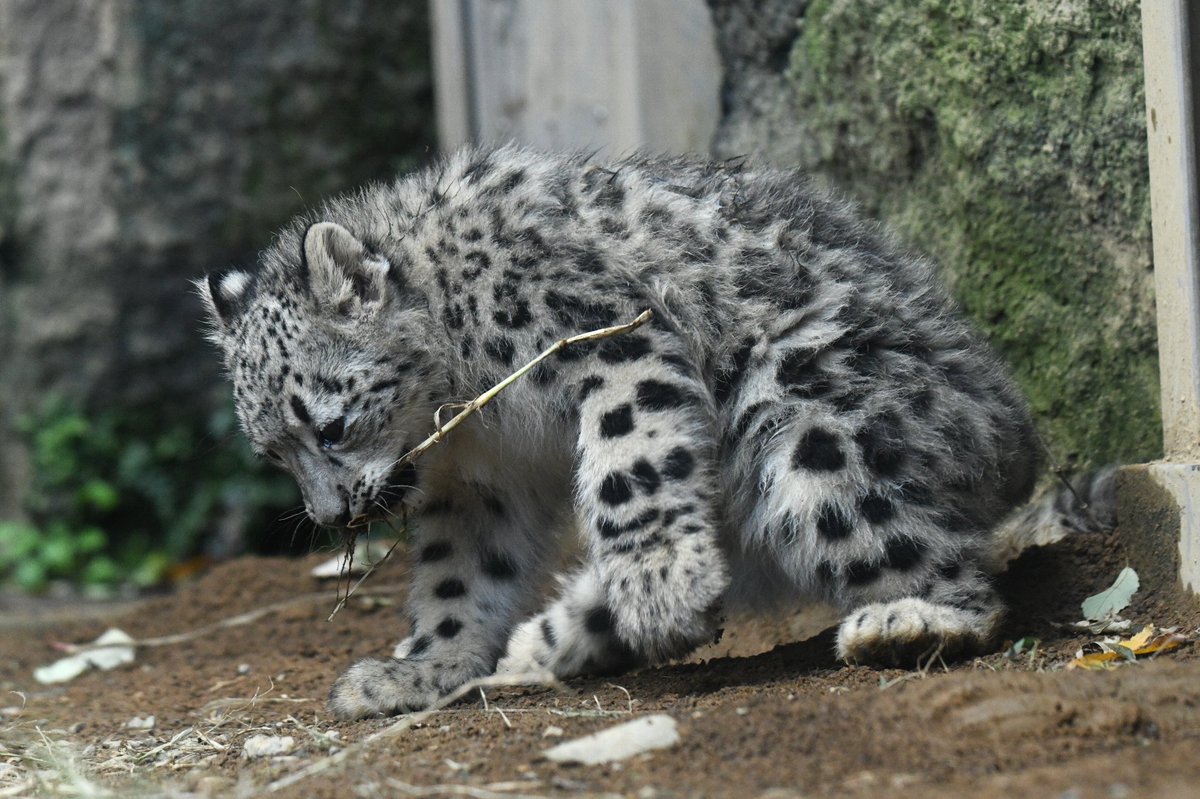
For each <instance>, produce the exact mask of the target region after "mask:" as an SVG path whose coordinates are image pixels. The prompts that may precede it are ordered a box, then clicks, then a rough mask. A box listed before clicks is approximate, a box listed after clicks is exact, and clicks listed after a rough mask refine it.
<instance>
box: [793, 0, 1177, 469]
mask: <svg viewBox="0 0 1200 799" xmlns="http://www.w3.org/2000/svg"><path fill="white" fill-rule="evenodd" d="M787 77H788V86H789V89H790V91H792V92H794V96H792V97H789V98H787V99H788V102H791V103H794V104H795V105H796V107H797V109H798V114H799V116H800V119H799V120H798V121H797V132H798V134H799V135H804V136H808V137H810V139H811V141H810V142H809V143H808V144H807V145H806V147H805V148H804V151H803V152H810V153H812V154H813V155H812V157H813V162H812V163H808V164H801V165H800V166H803V167H806V168H808V169H811V170H813V171H816V172H818V173H819V174H821V175H824V176H826V177H828V178H829V179H830V180H831V181H832V182H833V183H835V184H837V185H838V186H840V187H842V188H843V189H845V190H846V191H848V192H849V193H850V194H851V195H852V196H854V197H856V198H858V199H859V200H861V201H862V202H863V203H864V204H865V205H866V206H867V210H868V211H869V212H872V213H875V214H877V215H879V216H881V217H883V218H884V219H885V220H887V221H888V223H889V224H890V225H891V226H892V227H893V228H895V229H897V230H899V231H900V233H901V235H902V236H903V237H904V238H905V239H906V240H907V241H909V242H910V243H911V244H913V245H914V246H916V247H918V248H920V249H922V250H925V251H927V252H929V253H930V254H932V255H933V256H934V257H935V259H936V260H937V261H938V262H939V263H941V264H942V265H943V267H944V268H945V270H946V272H947V276H948V278H949V280H950V282H951V284H952V285H953V287H954V290H955V293H956V294H957V296H958V297H959V299H960V300H961V301H962V303H963V305H964V306H965V308H966V310H967V312H968V313H969V314H970V315H971V316H973V317H974V318H975V319H976V321H977V322H978V323H979V325H980V326H981V327H982V328H983V330H984V331H985V333H986V334H987V335H988V336H989V337H990V338H991V340H992V341H994V342H995V343H996V345H997V346H998V347H999V348H1000V349H1001V350H1002V351H1003V352H1004V354H1005V355H1006V357H1008V358H1009V360H1010V361H1011V362H1012V363H1013V365H1014V368H1015V370H1016V372H1017V375H1018V377H1019V379H1020V381H1021V383H1022V384H1023V386H1024V387H1025V389H1026V391H1027V392H1028V394H1029V396H1030V398H1031V402H1032V404H1033V408H1034V410H1035V412H1036V414H1037V417H1038V420H1039V423H1040V427H1041V429H1042V432H1043V434H1044V436H1045V437H1046V439H1047V440H1048V443H1049V445H1050V449H1051V452H1052V454H1054V455H1055V456H1057V458H1058V459H1061V460H1066V461H1074V462H1076V463H1078V464H1080V465H1087V464H1096V463H1103V462H1107V461H1114V460H1122V461H1137V460H1147V459H1151V458H1154V457H1156V456H1158V455H1159V454H1160V452H1161V434H1160V422H1159V409H1158V381H1157V358H1156V344H1155V341H1156V339H1155V331H1154V310H1153V294H1152V280H1151V278H1152V274H1151V269H1150V221H1149V190H1148V176H1147V167H1146V136H1145V128H1144V96H1143V84H1142V68H1141V39H1140V16H1139V6H1138V4H1137V3H1136V2H1129V1H1128V0H1097V1H1096V2H1087V3H1085V2H1078V1H1076V0H1068V2H1060V0H1053V2H1051V1H1050V0H1019V1H1015V2H1011V3H993V2H990V1H989V0H949V1H948V0H907V1H906V2H899V3H897V2H890V1H889V0H860V1H859V2H854V3H842V2H833V0H816V2H813V3H811V4H809V6H808V7H807V9H806V10H805V13H804V16H803V19H802V20H801V25H800V29H799V35H798V37H797V39H796V40H795V42H794V45H793V47H792V52H791V59H790V65H789V69H788V74H787Z"/></svg>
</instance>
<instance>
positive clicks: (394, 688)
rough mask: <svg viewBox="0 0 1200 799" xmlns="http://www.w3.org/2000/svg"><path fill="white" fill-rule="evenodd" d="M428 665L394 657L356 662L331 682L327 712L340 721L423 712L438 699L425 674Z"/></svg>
mask: <svg viewBox="0 0 1200 799" xmlns="http://www.w3.org/2000/svg"><path fill="white" fill-rule="evenodd" d="M428 665H429V664H427V663H422V662H420V661H414V660H397V659H395V658H386V659H382V658H365V659H363V660H360V661H358V662H357V663H355V664H354V665H353V666H351V667H350V668H348V669H346V671H345V672H344V673H343V674H342V676H341V677H338V678H337V681H336V682H334V684H333V688H331V689H330V691H329V702H328V706H329V710H330V711H332V712H333V714H334V715H335V716H337V718H339V719H341V720H343V721H349V720H353V719H363V718H369V717H371V716H394V715H396V714H398V713H411V712H412V711H415V710H424V709H425V708H427V707H430V706H431V705H433V703H434V702H436V701H437V700H438V698H439V696H440V691H438V689H437V687H436V686H435V685H434V684H433V681H432V679H430V677H431V675H429V674H426V673H425V671H426V669H427V667H428Z"/></svg>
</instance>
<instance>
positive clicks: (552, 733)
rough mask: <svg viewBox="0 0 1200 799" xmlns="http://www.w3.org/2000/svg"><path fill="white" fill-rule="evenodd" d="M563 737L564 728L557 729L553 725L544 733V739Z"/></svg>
mask: <svg viewBox="0 0 1200 799" xmlns="http://www.w3.org/2000/svg"><path fill="white" fill-rule="evenodd" d="M562 736H563V728H562V727H555V726H554V725H553V724H551V725H550V726H549V727H547V728H546V729H545V730H543V731H542V737H543V738H561V737H562Z"/></svg>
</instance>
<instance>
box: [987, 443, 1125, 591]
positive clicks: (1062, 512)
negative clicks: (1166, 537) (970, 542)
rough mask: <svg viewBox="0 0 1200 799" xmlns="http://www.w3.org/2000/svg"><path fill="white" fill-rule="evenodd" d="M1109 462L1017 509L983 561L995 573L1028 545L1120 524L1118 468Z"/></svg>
mask: <svg viewBox="0 0 1200 799" xmlns="http://www.w3.org/2000/svg"><path fill="white" fill-rule="evenodd" d="M1119 468H1120V467H1118V466H1106V467H1104V468H1103V469H1100V470H1098V471H1094V472H1090V473H1088V474H1085V475H1082V476H1080V477H1077V478H1075V479H1074V480H1073V481H1071V483H1070V484H1069V485H1059V486H1057V487H1056V488H1054V489H1051V490H1049V491H1047V492H1045V493H1044V494H1042V495H1041V496H1040V497H1037V498H1035V499H1033V500H1032V501H1030V502H1029V503H1028V504H1026V505H1023V506H1021V507H1020V508H1017V509H1016V510H1014V511H1013V512H1012V513H1011V514H1010V515H1009V516H1008V518H1006V519H1005V520H1004V521H1003V522H1001V524H1000V526H999V527H998V528H996V532H995V534H994V537H993V539H992V548H991V552H989V554H988V558H987V561H986V562H985V563H984V564H983V567H984V570H985V571H987V572H990V573H992V574H996V573H998V572H1002V571H1004V569H1005V567H1006V566H1007V565H1008V564H1009V562H1011V561H1012V560H1013V559H1015V558H1016V557H1017V556H1018V555H1020V554H1021V553H1022V552H1024V551H1025V550H1026V549H1029V548H1030V547H1035V546H1044V545H1046V544H1053V543H1054V542H1055V541H1061V540H1063V539H1064V538H1066V537H1067V536H1068V535H1074V534H1078V533H1105V532H1109V531H1111V530H1112V529H1113V528H1114V527H1116V526H1117V470H1118V469H1119Z"/></svg>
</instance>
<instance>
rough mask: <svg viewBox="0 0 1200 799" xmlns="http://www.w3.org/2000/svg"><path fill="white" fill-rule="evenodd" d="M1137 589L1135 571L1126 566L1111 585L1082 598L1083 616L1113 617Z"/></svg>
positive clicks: (1103, 618)
mask: <svg viewBox="0 0 1200 799" xmlns="http://www.w3.org/2000/svg"><path fill="white" fill-rule="evenodd" d="M1137 590H1138V575H1137V572H1135V571H1134V570H1133V569H1131V568H1129V567H1128V566H1126V567H1125V568H1124V569H1121V573H1120V574H1118V575H1117V579H1116V580H1115V581H1114V582H1113V584H1112V585H1110V586H1109V587H1108V588H1106V589H1104V590H1103V591H1101V592H1100V593H1098V594H1096V595H1095V596H1090V597H1088V598H1087V599H1085V600H1083V617H1084V618H1085V619H1087V620H1088V621H1105V620H1108V619H1115V618H1117V614H1118V613H1120V612H1121V611H1122V610H1124V609H1125V608H1127V607H1128V606H1129V600H1130V599H1132V598H1133V595H1134V593H1135V592H1136V591H1137Z"/></svg>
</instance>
